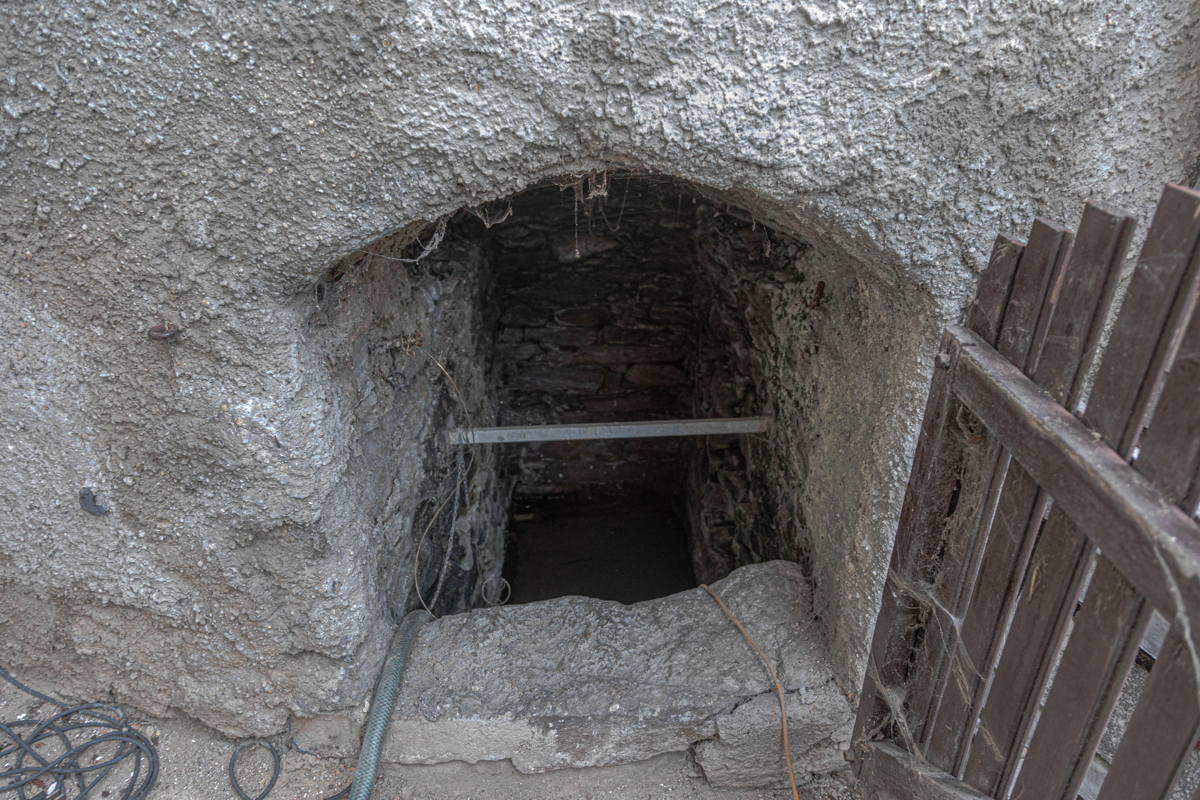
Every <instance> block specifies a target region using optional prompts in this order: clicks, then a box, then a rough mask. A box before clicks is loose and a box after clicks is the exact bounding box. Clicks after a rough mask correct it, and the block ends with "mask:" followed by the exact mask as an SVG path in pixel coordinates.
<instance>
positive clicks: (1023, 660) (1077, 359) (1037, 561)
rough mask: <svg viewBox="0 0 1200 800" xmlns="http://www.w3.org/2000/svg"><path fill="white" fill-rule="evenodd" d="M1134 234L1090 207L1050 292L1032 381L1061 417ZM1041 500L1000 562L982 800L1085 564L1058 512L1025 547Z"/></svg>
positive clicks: (976, 775) (982, 720)
mask: <svg viewBox="0 0 1200 800" xmlns="http://www.w3.org/2000/svg"><path fill="white" fill-rule="evenodd" d="M1133 227H1134V220H1133V218H1132V217H1130V216H1128V215H1122V214H1117V213H1114V212H1110V211H1106V210H1105V209H1102V208H1100V207H1098V206H1095V205H1091V204H1089V205H1088V206H1087V207H1086V208H1085V210H1084V213H1083V219H1082V221H1081V223H1080V226H1079V235H1078V236H1077V237H1076V241H1075V245H1074V247H1073V248H1072V250H1071V256H1070V259H1069V260H1068V262H1067V264H1066V267H1065V268H1064V269H1063V270H1062V272H1061V273H1060V275H1059V278H1058V280H1057V281H1056V282H1055V283H1054V285H1053V286H1052V287H1051V289H1050V295H1051V298H1052V300H1053V302H1054V313H1053V316H1052V317H1051V319H1050V327H1049V331H1048V333H1047V335H1046V340H1045V343H1044V345H1043V347H1042V353H1041V358H1040V360H1039V362H1038V367H1037V370H1036V371H1035V373H1034V375H1033V378H1034V382H1035V383H1037V384H1038V385H1039V386H1041V387H1042V388H1044V389H1046V390H1047V392H1048V393H1049V394H1050V396H1051V397H1052V398H1053V399H1054V400H1055V401H1056V402H1058V403H1060V404H1062V405H1064V406H1066V407H1067V408H1071V407H1072V406H1073V405H1074V403H1075V402H1077V401H1078V398H1079V396H1080V394H1081V393H1082V389H1083V385H1084V383H1085V377H1086V375H1087V372H1088V368H1089V366H1090V363H1091V360H1092V359H1093V358H1094V355H1095V352H1096V347H1097V343H1098V342H1099V340H1100V337H1101V333H1102V329H1103V325H1104V319H1105V317H1106V315H1107V309H1108V305H1109V302H1110V301H1111V299H1112V295H1113V292H1114V291H1115V287H1116V284H1117V282H1118V280H1119V278H1120V273H1121V265H1122V263H1123V261H1124V255H1125V249H1126V247H1127V246H1128V243H1129V238H1130V236H1131V234H1132V232H1133ZM1045 499H1046V498H1045V497H1044V495H1043V496H1042V497H1039V498H1037V501H1036V502H1035V504H1034V514H1035V516H1034V517H1033V518H1031V519H1029V520H1026V524H1027V527H1026V529H1025V531H1024V533H1025V535H1026V538H1025V539H1024V541H1023V543H1022V545H1023V546H1022V550H1021V551H1020V553H1021V556H1022V558H1020V559H1018V560H1017V561H1016V562H1015V564H1014V563H1009V562H1005V563H1006V564H1008V568H1009V569H1010V570H1014V572H1015V574H1014V575H1013V576H1012V580H1011V581H1010V582H1009V584H1008V586H1007V588H1008V590H1009V592H1010V594H1009V595H1008V596H1007V597H1006V602H1005V606H1004V616H1003V617H1002V618H1001V620H1002V621H1001V624H1000V630H1002V631H1003V630H1005V629H1006V630H1007V633H1005V634H1004V635H1003V636H1002V637H998V638H1001V639H1002V645H1003V649H1002V650H1001V649H999V648H997V649H994V650H993V653H992V657H991V659H990V660H989V662H988V664H987V667H986V672H985V675H988V676H990V675H994V677H993V678H992V679H991V684H990V686H987V684H984V686H985V687H986V693H984V694H982V696H980V697H979V698H977V702H976V709H980V707H981V709H982V710H981V711H977V713H979V728H978V731H977V733H976V734H975V739H974V740H973V742H972V745H971V748H970V753H969V756H970V758H969V760H968V761H967V762H966V764H965V768H964V770H963V772H962V773H961V774H962V776H963V778H964V779H965V780H966V781H967V782H968V783H969V784H970V785H972V786H975V787H976V788H978V789H980V790H982V791H986V792H994V791H996V790H997V789H998V788H999V786H1000V784H1001V782H1002V780H1003V778H1004V776H1005V767H1006V766H1008V765H1009V764H1011V763H1013V762H1015V760H1016V759H1015V758H1014V754H1015V753H1016V752H1017V751H1018V749H1019V747H1020V745H1021V743H1022V742H1023V741H1024V737H1025V735H1027V733H1028V729H1027V727H1026V726H1025V725H1023V724H1022V723H1023V722H1024V721H1026V720H1030V719H1031V715H1032V712H1033V711H1034V710H1035V708H1036V704H1037V701H1038V687H1039V685H1040V679H1041V677H1042V676H1043V675H1045V674H1046V673H1047V671H1048V670H1049V669H1050V666H1051V664H1050V660H1051V659H1052V657H1053V655H1054V642H1057V641H1059V637H1060V636H1061V634H1062V633H1063V632H1064V631H1063V626H1062V625H1061V624H1060V622H1061V621H1063V618H1060V617H1058V616H1056V612H1057V611H1058V609H1059V608H1061V607H1063V605H1064V604H1065V603H1067V602H1068V601H1070V602H1073V601H1074V599H1075V597H1077V596H1078V593H1079V590H1080V583H1081V580H1082V577H1083V576H1082V574H1080V573H1078V572H1076V571H1075V566H1076V564H1077V563H1078V562H1079V560H1080V558H1081V557H1082V556H1083V555H1084V550H1083V546H1084V543H1085V542H1084V539H1083V538H1082V535H1081V534H1080V533H1079V532H1078V531H1077V530H1074V529H1073V526H1072V525H1071V522H1070V520H1069V519H1068V518H1067V517H1066V516H1065V515H1064V514H1063V513H1062V511H1061V509H1057V508H1056V509H1054V510H1052V511H1051V514H1050V518H1049V519H1048V520H1047V521H1046V524H1045V526H1044V528H1043V529H1042V532H1041V534H1040V535H1039V536H1037V538H1036V545H1034V540H1033V539H1031V538H1028V537H1029V536H1030V535H1032V534H1036V528H1035V527H1034V526H1037V527H1042V526H1041V525H1040V523H1041V513H1042V507H1043V503H1044V501H1045ZM1029 546H1034V551H1033V554H1032V556H1026V549H1025V548H1027V547H1029ZM994 557H996V558H1005V556H1004V555H1003V554H999V555H996V556H994ZM988 558H989V559H991V558H993V555H991V554H989V556H988ZM1026 564H1029V565H1030V566H1029V570H1030V571H1029V572H1028V573H1027V571H1026V569H1025V565H1026ZM997 567H998V570H999V569H1000V568H1003V567H1004V564H997ZM1018 588H1019V591H1015V590H1016V589H1018ZM1010 620H1011V622H1010Z"/></svg>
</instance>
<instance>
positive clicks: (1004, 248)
mask: <svg viewBox="0 0 1200 800" xmlns="http://www.w3.org/2000/svg"><path fill="white" fill-rule="evenodd" d="M1024 252H1025V243H1024V242H1018V241H1017V240H1015V239H1010V238H1009V237H1007V236H997V237H996V241H995V242H993V243H992V255H991V257H990V258H989V259H988V265H987V269H985V270H984V271H983V274H982V275H981V276H980V277H979V285H978V286H977V287H976V288H975V299H974V300H973V301H972V302H971V307H970V308H969V309H968V310H967V314H966V317H965V321H964V322H963V324H964V325H966V327H968V328H970V329H971V330H973V331H975V333H977V334H979V336H980V338H982V339H983V340H984V341H987V342H991V343H993V344H995V342H996V337H998V336H999V335H1000V326H1001V324H1002V323H1003V322H1004V311H1005V309H1006V308H1007V307H1008V296H1009V293H1010V292H1012V284H1013V276H1014V275H1015V274H1016V271H1017V263H1018V262H1019V261H1020V259H1021V254H1022V253H1024Z"/></svg>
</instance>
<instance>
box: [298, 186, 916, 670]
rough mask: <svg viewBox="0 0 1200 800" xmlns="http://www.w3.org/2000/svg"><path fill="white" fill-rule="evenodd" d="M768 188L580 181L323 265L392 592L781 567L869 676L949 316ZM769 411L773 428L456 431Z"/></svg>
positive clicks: (684, 579)
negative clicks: (726, 432)
mask: <svg viewBox="0 0 1200 800" xmlns="http://www.w3.org/2000/svg"><path fill="white" fill-rule="evenodd" d="M748 197H749V195H744V194H733V193H730V192H718V191H715V190H712V189H709V188H706V187H702V186H697V185H695V184H692V183H689V182H685V181H682V180H678V179H674V178H670V177H665V176H660V175H654V174H647V173H631V172H610V173H593V174H590V175H585V176H576V177H570V178H566V179H561V180H558V181H549V182H546V183H542V184H538V185H535V186H533V187H531V188H529V189H527V190H524V191H522V192H520V193H518V194H516V195H513V196H511V197H509V198H504V199H501V200H498V201H494V202H491V203H488V204H486V205H485V206H476V207H470V208H464V209H461V210H460V211H458V212H456V213H455V214H453V215H451V216H450V217H449V218H447V219H445V220H443V221H440V222H438V223H436V224H430V225H425V226H423V227H422V228H420V229H419V230H415V229H414V230H405V231H401V232H399V233H397V234H394V235H392V236H389V237H385V238H383V239H380V240H377V241H375V242H372V243H371V244H369V245H367V246H366V247H365V248H363V249H362V250H360V251H358V252H356V253H354V254H353V255H352V256H351V257H349V258H348V259H346V260H344V261H343V262H341V263H340V264H339V265H338V266H337V267H335V268H334V270H332V271H331V272H330V273H329V276H328V278H327V281H326V282H325V284H323V286H324V290H323V294H322V296H321V298H320V299H319V301H318V304H317V306H318V309H317V311H316V312H314V315H313V318H314V320H317V321H319V322H320V323H321V324H322V325H327V326H329V327H330V328H331V331H330V333H329V335H328V341H329V342H330V347H331V349H336V348H339V347H341V348H344V343H345V342H347V341H353V342H355V345H354V348H352V350H350V351H348V352H345V353H340V352H339V353H337V354H336V355H337V357H336V358H335V359H332V362H333V364H334V366H335V369H336V372H335V375H336V379H337V381H338V382H339V384H341V385H344V386H347V387H350V388H351V389H352V394H351V397H352V398H355V399H354V400H353V402H354V403H355V404H356V405H355V408H356V409H357V411H356V414H357V417H358V419H359V420H364V419H368V417H369V421H368V422H366V423H360V429H359V430H358V432H357V434H356V441H357V442H358V444H357V445H356V447H355V449H354V451H353V453H352V464H351V467H350V469H348V470H347V472H346V474H347V475H351V476H355V478H354V481H349V480H347V481H346V482H345V485H353V487H354V491H355V492H356V494H357V498H358V500H357V502H358V507H359V509H360V510H361V511H362V512H364V513H365V514H366V515H367V516H368V517H369V518H370V519H371V520H373V521H374V524H375V525H376V530H377V533H376V534H375V535H376V536H378V547H377V549H375V550H373V551H372V552H373V553H374V554H375V558H376V559H377V560H376V564H377V565H378V566H377V569H378V575H379V580H378V586H379V591H380V593H381V594H382V595H383V597H384V599H385V602H387V603H389V604H390V605H391V606H392V607H393V609H397V610H402V609H404V608H412V607H413V606H415V605H418V604H419V603H424V604H426V605H428V606H430V607H431V608H433V609H434V610H435V611H438V612H443V613H444V612H450V611H460V610H466V609H469V608H476V607H481V606H486V605H494V604H496V603H498V602H500V601H502V600H508V601H510V602H512V601H515V602H524V601H529V600H535V599H540V598H545V597H553V596H558V595H562V594H583V595H589V596H599V597H602V598H609V599H616V600H621V601H624V602H633V601H637V600H642V599H646V598H650V597H658V596H662V595H665V594H670V593H672V592H674V591H677V590H680V589H683V588H686V587H688V586H691V585H694V583H695V582H705V583H711V582H713V581H714V580H717V579H720V578H721V577H723V576H725V575H726V574H728V573H729V572H730V571H731V570H733V569H734V568H736V567H739V566H742V565H746V564H752V563H758V562H763V561H769V560H772V559H784V560H788V561H792V562H794V563H797V564H799V565H800V566H801V569H802V571H803V573H804V575H805V576H806V578H807V579H808V581H809V585H810V588H811V592H812V599H813V602H812V607H813V611H814V614H815V615H816V617H817V622H818V625H819V626H820V628H821V630H822V631H823V634H824V637H825V640H826V645H827V647H828V650H829V658H830V661H831V663H832V664H833V668H834V672H835V674H836V675H837V676H838V678H839V680H841V681H842V682H843V683H845V684H846V685H847V686H853V685H855V684H856V683H857V681H858V679H859V676H860V675H861V672H860V670H861V669H862V664H863V659H864V652H865V649H866V646H867V643H868V637H869V631H870V623H871V620H872V619H873V613H874V610H875V602H876V596H877V594H876V593H877V592H878V586H879V578H880V574H881V573H880V570H881V569H882V568H883V567H884V566H885V565H884V564H882V563H880V555H881V554H886V550H887V547H888V545H889V544H890V541H889V540H888V536H889V533H890V530H891V525H892V522H893V518H892V516H891V515H892V514H893V513H894V510H895V507H896V505H897V504H898V501H899V498H900V495H901V492H902V487H903V482H904V475H903V474H902V472H903V471H902V470H899V469H898V467H899V465H901V464H903V463H904V461H905V459H906V456H907V454H906V450H905V447H906V445H907V444H908V443H909V442H910V441H911V437H912V434H913V426H914V425H915V423H916V420H917V418H918V409H916V408H912V407H910V406H911V405H912V403H913V402H914V398H918V397H919V393H918V392H917V391H915V389H914V386H915V384H917V383H921V382H923V380H924V375H923V374H922V371H921V369H920V367H921V364H922V361H921V356H920V354H921V349H922V347H923V345H924V343H925V342H926V341H927V339H928V336H929V334H930V330H931V329H932V327H933V320H934V319H935V315H934V314H933V313H932V307H933V303H932V300H931V298H930V296H929V294H928V293H927V292H926V291H925V290H923V289H921V288H920V287H917V286H915V285H913V284H912V283H910V282H909V281H908V280H907V279H906V278H905V277H903V274H902V272H901V271H900V270H898V269H895V266H896V265H895V262H894V260H893V261H888V260H885V259H883V258H881V257H880V256H879V254H878V253H875V252H874V251H872V250H870V248H869V246H867V245H866V244H863V245H861V246H860V247H859V249H858V250H855V249H854V247H853V243H849V242H847V241H846V240H845V239H844V238H842V237H839V236H838V235H837V234H836V233H830V232H829V231H827V230H824V229H821V228H803V227H802V226H800V225H798V224H796V223H795V220H794V218H793V217H789V216H788V215H785V214H780V213H778V209H771V208H769V207H760V206H756V205H755V203H754V201H753V200H752V199H747V198H748ZM781 219H782V220H788V219H790V220H792V221H791V222H783V223H781V222H779V220H781ZM319 327H320V326H319V325H314V330H317V329H318V328H319ZM333 328H336V329H337V330H336V331H334V330H332V329H333ZM318 335H319V333H318ZM364 408H366V409H370V411H368V412H367V415H364V413H363V410H362V409H364ZM751 416H764V417H767V418H769V419H770V421H771V424H770V430H769V431H768V432H766V433H762V434H753V435H730V436H701V437H688V438H661V439H633V440H611V441H606V440H594V441H558V442H548V443H541V444H520V445H518V444H505V445H496V446H471V447H463V446H459V445H456V444H454V442H453V441H452V438H453V437H452V436H451V434H452V432H454V431H457V430H461V429H469V428H473V427H486V426H512V425H522V426H533V425H554V424H563V423H581V422H587V423H604V422H614V421H648V420H663V419H706V418H729V417H751ZM572 548H576V549H572ZM505 579H507V581H508V582H509V583H510V584H511V586H512V592H511V596H509V593H508V591H507V587H506V584H505Z"/></svg>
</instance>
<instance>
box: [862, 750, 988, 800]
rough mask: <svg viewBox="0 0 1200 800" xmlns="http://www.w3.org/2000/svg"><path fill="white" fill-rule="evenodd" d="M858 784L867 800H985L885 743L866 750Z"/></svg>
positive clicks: (969, 788)
mask: <svg viewBox="0 0 1200 800" xmlns="http://www.w3.org/2000/svg"><path fill="white" fill-rule="evenodd" d="M860 783H861V785H862V786H863V787H864V788H865V789H866V792H867V793H866V795H865V799H866V800H910V798H920V799H921V800H988V798H987V797H985V796H984V795H981V794H979V792H976V791H975V790H973V789H972V788H971V787H969V786H967V785H966V784H964V783H962V782H960V781H957V780H955V779H954V778H952V777H950V776H949V775H946V774H945V773H944V772H942V771H941V770H938V769H934V768H932V767H930V766H929V765H928V764H925V763H922V762H921V761H920V760H918V759H916V758H914V757H913V756H912V755H910V754H909V753H907V752H905V751H904V750H901V749H900V748H899V747H895V746H893V745H890V744H886V743H884V742H873V743H871V744H870V745H867V746H866V748H865V756H864V758H863V769H862V772H861V774H860Z"/></svg>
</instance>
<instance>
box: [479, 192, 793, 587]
mask: <svg viewBox="0 0 1200 800" xmlns="http://www.w3.org/2000/svg"><path fill="white" fill-rule="evenodd" d="M477 216H478V218H479V220H480V221H482V222H483V226H480V227H479V230H480V231H481V232H483V230H484V226H486V232H485V233H484V241H485V243H484V246H485V248H486V250H487V263H488V264H489V265H490V267H491V277H490V289H489V303H488V305H489V308H490V310H491V315H492V316H491V318H492V320H493V328H492V330H493V342H492V360H491V370H492V374H493V377H494V381H495V383H494V386H495V397H496V403H497V406H496V415H495V423H494V424H496V425H499V426H530V427H533V426H544V425H562V424H579V423H612V422H633V421H638V422H652V421H661V420H688V419H701V418H712V417H747V416H756V415H758V414H759V413H761V412H760V409H761V408H762V406H763V402H762V400H763V397H762V395H761V393H760V391H759V386H760V384H761V383H762V379H761V377H762V376H761V372H762V362H761V360H760V359H759V358H758V357H757V355H756V353H757V347H756V345H757V343H756V342H752V341H750V337H751V330H750V327H749V323H748V322H747V321H746V320H745V318H744V316H743V314H742V313H741V311H740V306H741V305H742V304H743V302H742V299H741V297H740V295H738V294H737V292H738V291H739V290H738V285H739V284H738V283H736V282H733V281H728V280H726V279H725V274H726V272H730V273H737V272H738V271H739V270H738V269H736V268H734V267H733V266H731V265H732V264H733V263H734V262H736V263H738V264H740V263H741V262H743V261H744V262H746V263H747V264H751V265H761V264H765V263H767V262H766V261H764V259H766V257H767V255H768V254H771V253H772V252H773V251H772V242H771V239H770V236H769V234H768V232H767V231H766V230H765V229H764V228H762V227H761V226H759V225H757V224H756V223H755V222H754V221H753V219H745V220H743V219H740V218H735V217H731V216H729V215H728V214H725V213H722V212H721V211H719V210H718V209H716V208H715V207H714V205H713V204H712V203H711V202H710V201H708V200H707V199H706V198H704V197H703V196H702V195H701V194H699V193H698V192H697V191H695V190H694V189H692V188H691V187H689V186H687V185H685V184H682V183H680V182H678V181H674V180H665V179H658V178H656V177H654V176H646V175H641V176H633V175H621V176H613V175H595V176H589V177H587V178H584V179H578V180H574V181H572V182H569V183H566V184H564V185H561V186H560V185H556V184H550V185H542V186H538V187H535V188H533V189H530V190H528V191H526V192H523V193H522V194H520V195H517V196H515V197H513V198H511V200H508V201H506V205H505V206H504V207H500V208H489V209H484V210H481V211H480V212H477ZM751 278H753V276H751ZM722 308H723V309H725V310H724V311H722V312H720V313H714V309H722ZM495 447H496V448H497V450H496V454H497V467H498V469H499V470H500V473H501V474H502V475H503V476H504V477H505V479H506V480H507V481H508V482H509V485H510V486H511V487H512V494H511V498H512V505H511V508H510V513H509V519H510V525H509V530H508V535H507V538H506V540H507V549H506V554H505V563H506V572H505V574H506V577H507V578H508V580H509V582H510V583H511V584H512V594H511V598H510V600H511V601H512V602H527V601H531V600H537V599H546V598H549V597H554V596H560V595H565V594H583V595H588V596H593V597H599V598H608V599H613V600H619V601H622V602H626V603H629V602H637V601H640V600H646V599H650V598H654V597H661V596H664V595H667V594H671V593H674V592H677V591H680V590H683V589H686V588H689V587H691V586H694V585H695V584H696V581H697V580H698V579H699V580H704V581H706V582H711V581H712V580H716V579H718V578H720V577H722V576H723V575H724V574H726V573H727V572H728V571H729V570H730V569H732V568H733V567H734V566H736V565H737V564H738V563H739V561H741V562H745V561H749V560H759V559H760V558H761V557H763V556H764V555H765V554H766V552H767V549H764V552H763V553H759V552H757V550H756V549H752V548H747V547H742V548H740V550H739V548H738V545H737V542H736V541H735V540H736V539H737V537H738V535H739V534H738V532H742V534H741V535H743V536H756V535H758V530H757V529H758V528H759V527H761V526H760V525H758V524H757V518H756V514H757V511H756V510H754V509H753V508H746V506H747V505H748V503H749V504H750V505H753V503H751V502H750V501H751V500H752V496H753V494H754V493H753V492H752V491H750V489H749V486H750V476H749V471H750V468H751V465H752V463H753V460H752V459H751V458H750V450H749V446H748V445H746V444H745V443H744V442H743V443H741V444H739V443H738V441H737V439H736V437H731V436H703V437H699V438H669V437H667V438H663V437H659V438H642V439H633V440H628V439H626V440H622V439H609V440H595V439H590V440H585V441H581V440H567V441H546V442H538V443H522V444H517V443H508V444H497V445H495Z"/></svg>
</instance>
